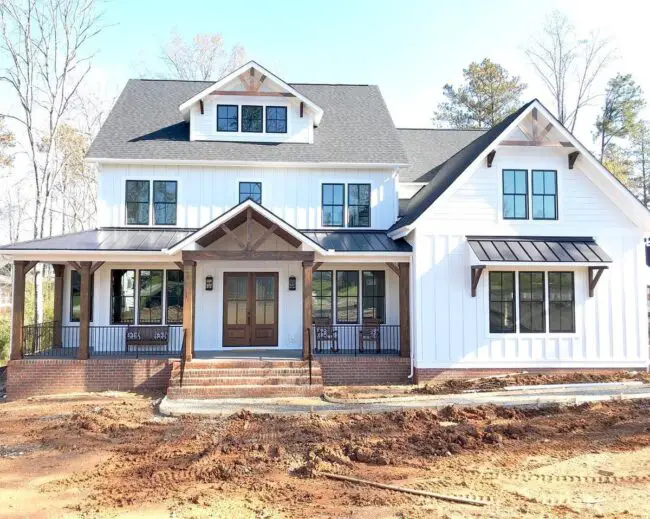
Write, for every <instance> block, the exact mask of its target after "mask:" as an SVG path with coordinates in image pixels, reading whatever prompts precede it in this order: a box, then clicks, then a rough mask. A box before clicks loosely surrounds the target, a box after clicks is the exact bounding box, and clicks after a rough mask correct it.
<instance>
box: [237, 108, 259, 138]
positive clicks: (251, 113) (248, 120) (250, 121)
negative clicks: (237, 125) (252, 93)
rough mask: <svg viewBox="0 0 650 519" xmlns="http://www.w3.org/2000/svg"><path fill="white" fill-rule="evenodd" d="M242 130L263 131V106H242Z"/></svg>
mask: <svg viewBox="0 0 650 519" xmlns="http://www.w3.org/2000/svg"><path fill="white" fill-rule="evenodd" d="M241 131H242V132H250V133H262V107H261V106H246V105H244V106H242V107H241Z"/></svg>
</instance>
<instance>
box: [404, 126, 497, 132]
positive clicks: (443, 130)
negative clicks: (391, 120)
mask: <svg viewBox="0 0 650 519" xmlns="http://www.w3.org/2000/svg"><path fill="white" fill-rule="evenodd" d="M395 129H396V130H428V131H432V132H487V131H488V130H489V128H407V127H404V126H396V127H395Z"/></svg>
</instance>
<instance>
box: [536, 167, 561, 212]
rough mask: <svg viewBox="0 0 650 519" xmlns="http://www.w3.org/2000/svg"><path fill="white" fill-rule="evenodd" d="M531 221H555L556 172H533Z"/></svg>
mask: <svg viewBox="0 0 650 519" xmlns="http://www.w3.org/2000/svg"><path fill="white" fill-rule="evenodd" d="M533 219H534V220H556V219H557V171H540V170H535V169H534V170H533Z"/></svg>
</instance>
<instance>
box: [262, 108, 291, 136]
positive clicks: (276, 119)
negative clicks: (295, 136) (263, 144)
mask: <svg viewBox="0 0 650 519" xmlns="http://www.w3.org/2000/svg"><path fill="white" fill-rule="evenodd" d="M266 133H287V107H286V106H267V107H266Z"/></svg>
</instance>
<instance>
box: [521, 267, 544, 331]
mask: <svg viewBox="0 0 650 519" xmlns="http://www.w3.org/2000/svg"><path fill="white" fill-rule="evenodd" d="M544 299H545V297H544V273H543V272H520V273H519V331H520V332H521V333H544V332H545V331H546V319H545V316H544Z"/></svg>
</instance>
